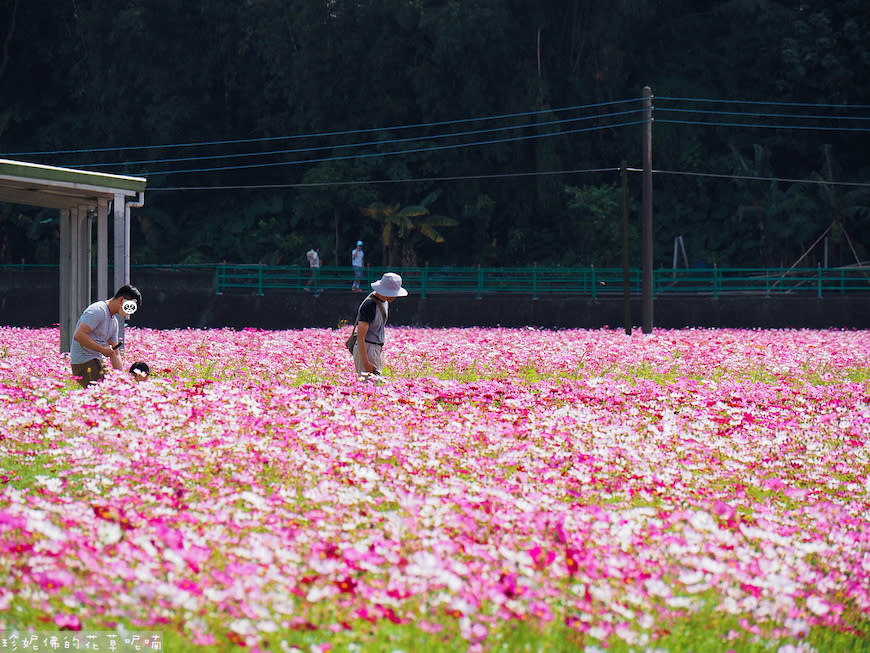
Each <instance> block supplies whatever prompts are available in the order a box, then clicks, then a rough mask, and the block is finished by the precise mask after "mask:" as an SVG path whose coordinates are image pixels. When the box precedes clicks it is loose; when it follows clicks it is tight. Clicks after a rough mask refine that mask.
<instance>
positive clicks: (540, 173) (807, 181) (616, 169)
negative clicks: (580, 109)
mask: <svg viewBox="0 0 870 653" xmlns="http://www.w3.org/2000/svg"><path fill="white" fill-rule="evenodd" d="M621 169H622V168H620V167H610V168H586V169H582V170H545V171H535V172H504V173H491V174H481V175H455V176H449V177H414V178H408V179H369V180H356V181H324V182H311V183H295V184H247V185H242V184H240V185H225V186H170V187H165V188H153V189H150V190H149V191H148V192H149V193H155V192H170V191H212V190H265V189H281V188H323V187H330V186H362V185H367V184H407V183H432V182H443V181H468V180H475V179H507V178H518V177H537V176H554V175H572V174H590V173H606V172H619V171H620V170H621ZM626 170H627V171H628V172H643V169H642V168H626ZM652 172H653V173H654V174H663V175H678V176H679V175H682V176H687V177H711V178H715V179H739V180H744V181H764V182H771V181H776V182H783V183H793V184H817V185H828V186H850V187H859V188H868V187H870V183H861V182H848V181H825V180H820V179H796V178H787V177H753V176H750V175H733V174H722V173H714V172H688V171H680V170H653V171H652Z"/></svg>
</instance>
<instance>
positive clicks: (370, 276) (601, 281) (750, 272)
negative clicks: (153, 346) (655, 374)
mask: <svg viewBox="0 0 870 653" xmlns="http://www.w3.org/2000/svg"><path fill="white" fill-rule="evenodd" d="M388 271H392V272H397V273H399V274H401V275H402V279H403V284H404V285H405V287H407V288H408V289H410V290H411V291H412V292H415V293H416V294H419V295H420V296H422V297H426V296H427V295H429V294H444V293H463V294H474V295H475V296H477V297H483V296H484V295H487V294H498V293H514V294H525V295H532V297H538V295H551V294H582V295H591V296H592V297H593V298H596V297H598V296H599V295H614V294H621V293H623V292H624V280H623V270H622V268H595V267H582V268H545V267H525V268H484V267H438V268H434V267H422V268H400V267H396V268H383V267H370V268H366V270H365V273H364V275H365V276H364V279H363V286H362V287H363V289H364V290H365V289H368V288H369V284H370V283H371V282H373V281H376V280H377V279H380V278H381V275H383V273H384V272H388ZM216 275H217V277H216V288H217V291H218V292H219V293H222V292H232V291H238V290H242V291H251V290H253V291H256V292H257V293H260V294H262V293H265V292H268V291H271V290H303V289H308V290H310V291H312V292H323V291H332V290H349V289H350V288H351V284H352V282H353V272H352V270H351V268H349V267H329V266H325V267H321V268H320V269H319V270H318V271H317V273H316V274H315V273H313V272H312V271H311V269H309V268H306V267H304V266H265V265H219V266H217V269H216ZM628 276H629V278H628V282H629V292H630V293H631V294H640V293H641V291H642V274H641V270H639V269H637V268H632V269H630V270H629V275H628ZM845 292H870V267H860V268H859V267H853V268H701V269H685V270H684V269H677V270H672V269H664V268H663V269H659V270H655V271H654V272H653V294H654V295H656V296H658V295H667V294H674V293H681V294H682V293H693V294H707V295H712V296H713V297H718V296H719V295H720V294H729V293H754V294H762V295H764V296H770V295H781V294H789V293H791V294H801V295H806V294H815V295H816V296H817V297H822V296H823V295H825V294H830V293H845Z"/></svg>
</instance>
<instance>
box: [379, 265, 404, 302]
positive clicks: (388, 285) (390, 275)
mask: <svg viewBox="0 0 870 653" xmlns="http://www.w3.org/2000/svg"><path fill="white" fill-rule="evenodd" d="M372 290H374V291H375V294H376V295H379V296H380V297H383V298H384V299H386V300H387V301H388V302H391V303H392V301H393V300H394V299H395V298H396V297H407V296H408V291H407V290H405V289H404V288H402V277H401V276H399V275H398V274H396V273H395V272H387V273H386V274H385V275H384V276H383V277H381V278H380V280H379V281H375V282H374V283H373V284H372Z"/></svg>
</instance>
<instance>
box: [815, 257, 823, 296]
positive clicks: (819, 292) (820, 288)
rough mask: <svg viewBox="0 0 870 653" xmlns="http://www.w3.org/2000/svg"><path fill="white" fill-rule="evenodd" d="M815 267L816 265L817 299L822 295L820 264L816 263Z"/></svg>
mask: <svg viewBox="0 0 870 653" xmlns="http://www.w3.org/2000/svg"><path fill="white" fill-rule="evenodd" d="M817 267H818V283H817V284H816V285H817V287H818V295H817V297H819V299H821V297H822V264H821V263H818V264H817Z"/></svg>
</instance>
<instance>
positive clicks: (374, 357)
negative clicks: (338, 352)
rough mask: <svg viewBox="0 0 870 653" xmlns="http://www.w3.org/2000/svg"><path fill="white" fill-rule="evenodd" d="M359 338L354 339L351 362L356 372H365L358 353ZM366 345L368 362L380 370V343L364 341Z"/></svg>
mask: <svg viewBox="0 0 870 653" xmlns="http://www.w3.org/2000/svg"><path fill="white" fill-rule="evenodd" d="M359 344H360V343H359V340H357V341H356V345H354V347H353V364H354V367H355V368H356V373H357V374H363V373H365V369H364V368H363V362H362V355H361V354H360V353H359ZM365 346H366V354H367V355H368V357H369V363H371V364H372V365H373V366H374V368H375V369H376V370H377V371H378V372H380V371H381V345H373V344H372V343H370V342H367V343H365Z"/></svg>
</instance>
